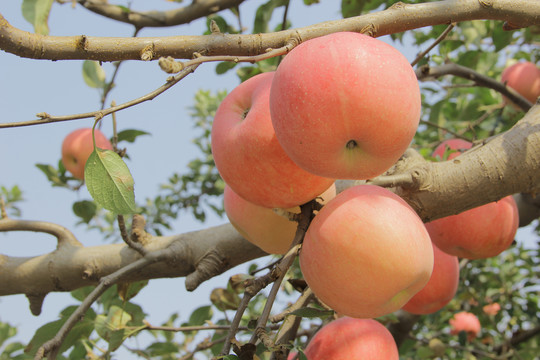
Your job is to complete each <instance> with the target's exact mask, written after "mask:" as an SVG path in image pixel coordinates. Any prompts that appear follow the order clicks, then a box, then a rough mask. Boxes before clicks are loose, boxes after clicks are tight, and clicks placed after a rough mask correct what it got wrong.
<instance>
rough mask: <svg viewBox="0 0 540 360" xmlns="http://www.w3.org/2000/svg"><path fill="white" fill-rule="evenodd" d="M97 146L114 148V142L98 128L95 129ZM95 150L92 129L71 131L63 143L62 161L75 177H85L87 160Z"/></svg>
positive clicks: (81, 178) (108, 148)
mask: <svg viewBox="0 0 540 360" xmlns="http://www.w3.org/2000/svg"><path fill="white" fill-rule="evenodd" d="M94 136H95V138H96V146H97V147H98V148H101V149H107V150H112V149H113V147H112V144H111V142H110V141H109V139H107V137H106V136H105V135H104V134H103V133H102V132H101V131H99V130H98V129H95V131H94ZM92 151H94V143H93V141H92V129H91V128H82V129H77V130H75V131H73V132H71V133H69V134H68V135H67V136H66V137H65V138H64V141H63V143H62V163H63V164H64V167H65V168H66V170H68V171H69V172H70V173H71V174H72V175H73V177H75V178H77V179H80V180H83V179H84V166H85V165H86V160H88V158H89V157H90V154H92Z"/></svg>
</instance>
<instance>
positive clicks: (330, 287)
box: [300, 185, 433, 318]
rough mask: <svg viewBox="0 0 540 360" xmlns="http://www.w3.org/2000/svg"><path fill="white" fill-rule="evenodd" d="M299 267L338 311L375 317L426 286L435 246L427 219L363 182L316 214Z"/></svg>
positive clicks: (360, 316)
mask: <svg viewBox="0 0 540 360" xmlns="http://www.w3.org/2000/svg"><path fill="white" fill-rule="evenodd" d="M300 268H301V270H302V273H303V275H304V278H305V280H306V282H307V283H308V285H309V287H310V288H311V289H312V290H313V293H314V294H315V295H317V296H318V297H319V298H320V299H321V300H322V301H323V302H324V303H325V304H327V305H328V306H330V307H331V308H333V309H334V310H336V311H337V312H338V313H340V314H342V315H345V316H351V317H356V318H374V317H378V316H382V315H385V314H388V313H391V312H393V311H396V310H398V309H400V308H401V307H402V306H403V305H405V303H407V301H409V299H410V298H411V297H412V296H413V295H414V294H416V293H417V292H419V291H420V290H421V289H422V288H423V287H424V286H425V285H426V283H427V282H428V280H429V278H430V276H431V272H432V269H433V248H432V246H431V240H430V239H429V235H428V233H427V231H426V229H425V227H424V224H423V223H422V220H421V219H420V218H419V217H418V215H417V214H416V213H415V212H414V210H413V209H412V208H411V207H410V206H409V205H408V204H407V203H406V202H405V201H404V200H403V199H401V198H400V197H399V196H397V195H396V194H394V193H392V192H391V191H389V190H387V189H384V188H381V187H378V186H374V185H358V186H354V187H351V188H348V189H347V190H345V191H343V192H341V193H340V194H338V195H337V196H336V197H335V198H334V199H332V200H330V201H329V202H328V204H326V205H325V206H324V207H323V208H322V210H321V211H320V212H319V214H318V215H317V216H315V218H314V219H313V221H312V222H311V225H310V226H309V229H308V231H307V233H306V236H305V239H304V243H303V246H302V250H301V252H300Z"/></svg>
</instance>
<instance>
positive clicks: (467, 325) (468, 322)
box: [450, 311, 481, 341]
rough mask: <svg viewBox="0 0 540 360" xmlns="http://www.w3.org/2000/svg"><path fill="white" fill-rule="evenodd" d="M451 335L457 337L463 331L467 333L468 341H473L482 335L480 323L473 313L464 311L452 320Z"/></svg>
mask: <svg viewBox="0 0 540 360" xmlns="http://www.w3.org/2000/svg"><path fill="white" fill-rule="evenodd" d="M450 326H451V328H452V329H451V330H450V334H452V335H456V334H459V333H460V332H462V331H465V332H466V333H467V339H468V340H469V341H472V340H473V339H474V338H475V337H476V336H478V334H479V333H480V328H481V326H480V321H479V320H478V318H477V317H476V315H474V314H473V313H470V312H466V311H462V312H459V313H457V314H455V315H454V317H453V318H451V319H450Z"/></svg>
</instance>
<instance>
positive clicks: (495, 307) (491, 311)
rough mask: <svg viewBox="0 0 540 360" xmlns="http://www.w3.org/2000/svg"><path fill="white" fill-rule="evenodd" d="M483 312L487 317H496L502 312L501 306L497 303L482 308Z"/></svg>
mask: <svg viewBox="0 0 540 360" xmlns="http://www.w3.org/2000/svg"><path fill="white" fill-rule="evenodd" d="M482 310H483V311H484V313H485V314H487V315H492V316H495V315H497V314H498V313H499V311H501V305H499V303H496V302H495V303H491V304H487V305H485V306H484V307H483V308H482Z"/></svg>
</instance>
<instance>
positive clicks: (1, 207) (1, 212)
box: [0, 196, 8, 219]
mask: <svg viewBox="0 0 540 360" xmlns="http://www.w3.org/2000/svg"><path fill="white" fill-rule="evenodd" d="M7 218H8V214H7V211H6V202H5V200H4V197H3V196H0V219H7Z"/></svg>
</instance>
